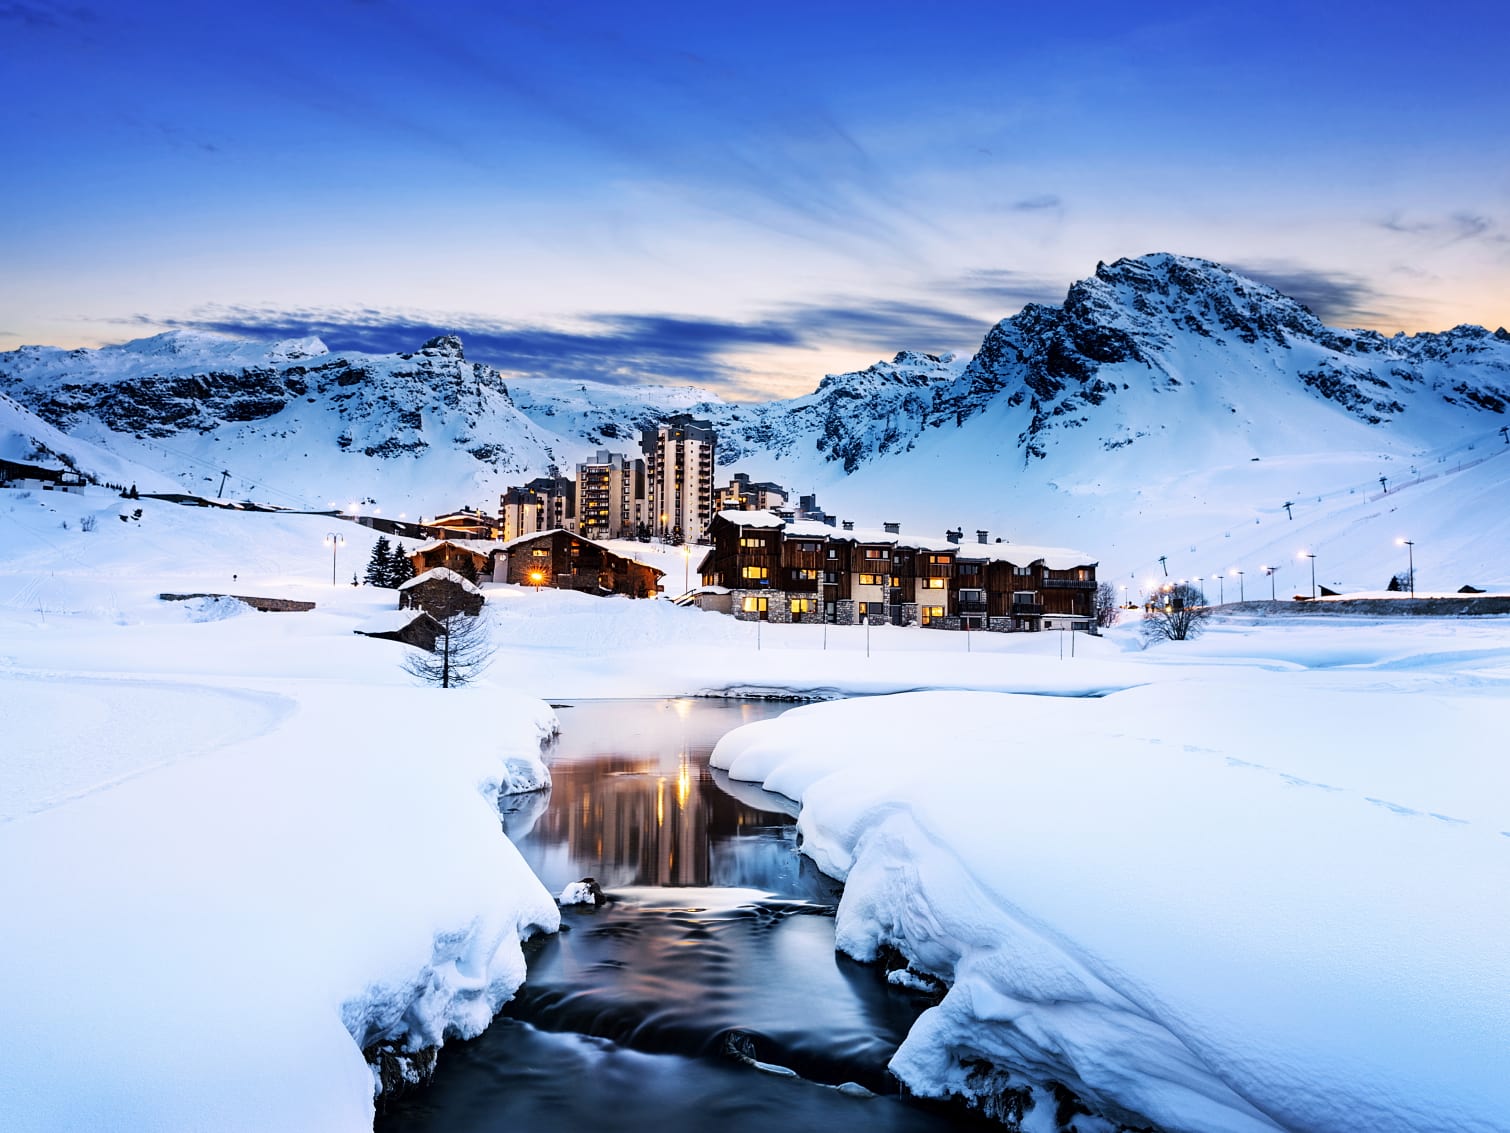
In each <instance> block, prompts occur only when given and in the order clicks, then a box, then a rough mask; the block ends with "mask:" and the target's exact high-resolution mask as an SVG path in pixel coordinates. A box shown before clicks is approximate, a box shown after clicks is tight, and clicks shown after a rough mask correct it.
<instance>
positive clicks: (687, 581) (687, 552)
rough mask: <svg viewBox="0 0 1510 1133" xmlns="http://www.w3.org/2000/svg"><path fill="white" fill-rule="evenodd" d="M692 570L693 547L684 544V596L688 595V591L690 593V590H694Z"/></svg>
mask: <svg viewBox="0 0 1510 1133" xmlns="http://www.w3.org/2000/svg"><path fill="white" fill-rule="evenodd" d="M691 570H692V547H691V545H690V544H687V543H683V544H682V593H683V594H685V593H687V591H689V590H691V589H692V581H691V573H690V572H691Z"/></svg>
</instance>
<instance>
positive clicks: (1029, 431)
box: [715, 254, 1510, 472]
mask: <svg viewBox="0 0 1510 1133" xmlns="http://www.w3.org/2000/svg"><path fill="white" fill-rule="evenodd" d="M1507 346H1510V333H1507V332H1505V331H1504V330H1503V329H1501V330H1498V331H1495V332H1493V333H1491V332H1489V331H1487V330H1485V329H1483V328H1482V327H1473V326H1460V327H1456V328H1454V329H1453V330H1450V331H1446V332H1443V333H1435V334H1434V333H1426V334H1418V335H1414V336H1406V335H1395V336H1394V337H1386V336H1385V335H1382V334H1379V333H1378V332H1377V331H1368V330H1363V331H1341V330H1334V329H1332V328H1330V327H1327V326H1326V325H1325V324H1323V323H1322V322H1321V320H1320V319H1318V318H1317V317H1316V316H1315V315H1314V314H1312V313H1311V312H1310V311H1309V310H1308V309H1307V308H1306V307H1304V306H1302V305H1301V304H1300V303H1298V302H1296V301H1295V300H1293V299H1290V298H1288V297H1287V296H1285V295H1282V294H1280V293H1279V292H1278V291H1275V290H1274V289H1273V288H1271V287H1268V286H1266V285H1264V284H1261V283H1258V282H1255V281H1254V280H1251V279H1247V278H1245V277H1244V276H1241V275H1239V274H1237V273H1235V272H1232V271H1229V270H1228V269H1226V268H1224V267H1222V266H1220V265H1219V264H1215V263H1211V262H1209V261H1206V260H1199V259H1193V258H1190V257H1183V256H1172V255H1166V254H1155V255H1148V256H1141V257H1138V258H1137V259H1125V260H1118V261H1117V262H1115V263H1113V264H1098V265H1097V266H1096V272H1095V274H1094V275H1093V276H1091V277H1090V278H1088V279H1084V280H1081V281H1080V282H1078V283H1076V284H1074V285H1073V286H1071V287H1070V289H1069V292H1068V294H1067V295H1066V296H1065V301H1064V303H1063V304H1062V305H1060V306H1057V307H1053V306H1046V305H1043V304H1036V303H1034V304H1029V305H1028V306H1026V307H1024V308H1023V309H1022V310H1021V311H1019V312H1018V313H1017V314H1016V315H1013V316H1012V317H1011V318H1008V319H1003V320H1002V321H1001V322H999V323H997V324H996V325H995V326H994V327H992V328H991V330H990V331H989V332H988V333H987V334H986V336H985V340H984V341H983V342H982V343H981V346H980V349H979V350H978V351H977V352H976V354H975V356H974V357H973V358H971V359H969V361H968V363H967V364H965V365H963V366H960V365H958V364H955V363H954V362H953V360H952V359H940V358H934V357H932V356H930V355H920V354H912V353H907V352H904V353H902V354H898V355H897V356H896V358H895V359H894V360H893V361H892V362H890V363H884V362H880V363H877V364H876V365H874V366H871V367H870V368H869V369H866V370H862V371H858V372H856V373H851V374H837V375H830V376H829V377H827V378H825V379H824V380H823V382H822V383H821V384H820V385H819V387H818V389H817V390H816V391H815V392H814V393H812V394H810V395H808V396H807V397H803V398H796V399H793V400H791V401H786V402H777V403H774V404H772V405H769V406H759V407H755V408H753V409H745V410H736V411H734V412H732V413H730V414H728V415H727V418H726V420H725V421H724V422H722V424H723V425H724V428H725V429H726V431H727V432H728V434H729V435H730V436H735V437H737V438H738V442H737V443H729V444H725V443H724V440H723V434H721V436H720V443H721V444H723V446H724V452H725V453H726V454H727V455H732V456H737V455H739V454H740V453H741V451H742V450H741V448H740V445H743V446H746V447H748V448H750V449H755V448H760V449H766V450H769V451H774V452H777V453H783V452H792V451H797V450H800V449H803V448H806V447H808V446H812V447H815V448H816V449H817V450H818V451H819V452H821V453H823V454H825V456H826V457H827V459H829V460H832V461H838V462H841V463H842V464H843V466H844V469H845V471H847V472H853V471H854V470H855V469H856V468H858V467H859V466H860V465H862V464H863V463H865V462H867V461H870V460H874V459H875V458H876V457H878V456H881V455H883V454H886V453H888V452H895V451H900V450H905V449H907V448H910V447H911V445H912V443H913V442H914V441H915V440H916V439H917V437H918V436H919V435H921V434H922V433H923V431H924V430H926V429H930V428H945V427H948V426H951V425H952V426H956V427H958V426H962V425H964V424H965V423H966V422H967V421H969V420H970V419H972V418H974V417H976V416H977V415H980V414H983V413H986V412H988V411H1001V410H1009V411H1013V412H1011V413H1010V414H1006V415H1005V416H1004V419H1006V418H1007V417H1010V419H1011V420H1012V421H1013V422H1014V429H1015V430H1016V437H1015V440H1016V446H1017V448H1018V450H1019V451H1020V453H1021V454H1022V456H1023V458H1024V459H1025V460H1032V459H1033V458H1037V457H1043V456H1045V455H1046V453H1047V449H1048V446H1049V445H1050V444H1051V442H1052V438H1053V436H1054V434H1055V432H1056V431H1058V430H1064V429H1074V428H1082V427H1089V428H1093V429H1096V428H1099V429H1100V430H1101V432H1102V433H1103V434H1104V438H1103V439H1104V445H1103V447H1105V448H1106V449H1108V450H1110V449H1113V448H1116V447H1120V446H1122V445H1125V444H1130V443H1132V441H1133V439H1135V438H1136V437H1138V436H1143V435H1148V433H1147V432H1146V430H1145V428H1144V427H1140V426H1139V424H1138V423H1137V422H1135V421H1134V422H1129V421H1124V420H1121V419H1120V416H1119V413H1118V411H1117V409H1116V403H1117V401H1118V399H1119V398H1125V396H1126V395H1127V394H1129V393H1130V392H1132V393H1134V394H1136V393H1147V392H1152V393H1156V394H1170V395H1177V394H1178V393H1179V392H1180V391H1181V390H1183V389H1184V388H1186V387H1188V386H1192V385H1197V384H1199V385H1204V386H1205V387H1207V389H1208V390H1212V389H1220V388H1221V387H1222V386H1223V384H1224V383H1225V384H1226V385H1227V386H1229V387H1231V388H1230V389H1221V392H1220V393H1218V394H1216V395H1214V396H1213V397H1212V398H1211V399H1208V400H1215V401H1218V402H1223V403H1226V404H1227V405H1228V407H1229V408H1232V411H1233V412H1236V409H1235V408H1233V403H1235V402H1236V401H1238V400H1241V396H1240V393H1241V391H1242V390H1245V389H1246V390H1247V391H1248V392H1249V393H1250V394H1251V393H1255V392H1257V391H1256V389H1255V387H1256V386H1257V384H1258V383H1264V384H1268V383H1272V388H1273V389H1275V390H1280V389H1283V388H1284V387H1286V386H1288V387H1289V388H1291V389H1294V388H1296V387H1300V388H1303V389H1305V390H1308V391H1310V393H1311V395H1313V396H1314V397H1316V398H1320V399H1324V400H1326V401H1329V402H1332V403H1334V404H1335V405H1336V406H1338V407H1339V408H1341V409H1342V410H1344V411H1345V412H1346V413H1348V414H1350V415H1352V416H1354V417H1356V418H1358V419H1359V420H1361V421H1364V422H1366V423H1368V424H1370V425H1382V424H1386V423H1388V422H1390V421H1391V420H1394V419H1398V418H1401V417H1405V416H1408V415H1412V414H1414V415H1417V416H1423V415H1430V414H1435V413H1440V412H1443V411H1444V407H1446V411H1447V412H1452V411H1454V410H1462V411H1464V412H1468V413H1482V414H1491V415H1501V414H1507V413H1510V349H1507ZM1166 404H1168V405H1169V407H1170V408H1173V402H1166ZM1206 408H1207V409H1209V406H1207V407H1206ZM715 416H716V415H715ZM1145 425H1146V423H1145Z"/></svg>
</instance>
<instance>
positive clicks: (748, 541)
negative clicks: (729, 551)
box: [739, 535, 765, 549]
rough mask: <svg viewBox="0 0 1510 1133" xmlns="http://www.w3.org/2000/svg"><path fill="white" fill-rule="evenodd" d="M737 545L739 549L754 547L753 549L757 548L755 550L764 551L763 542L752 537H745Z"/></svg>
mask: <svg viewBox="0 0 1510 1133" xmlns="http://www.w3.org/2000/svg"><path fill="white" fill-rule="evenodd" d="M739 545H740V546H741V547H754V548H757V549H764V547H765V540H764V539H760V538H757V537H756V536H754V535H746V536H745V537H744V538H743V539H741V540H740V541H739Z"/></svg>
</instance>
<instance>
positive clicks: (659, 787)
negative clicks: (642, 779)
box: [655, 775, 666, 826]
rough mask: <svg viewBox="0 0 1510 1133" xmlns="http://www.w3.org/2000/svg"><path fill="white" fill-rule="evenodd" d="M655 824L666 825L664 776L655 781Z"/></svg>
mask: <svg viewBox="0 0 1510 1133" xmlns="http://www.w3.org/2000/svg"><path fill="white" fill-rule="evenodd" d="M655 824H656V825H657V826H665V825H666V777H665V776H664V775H663V776H661V777H660V778H659V779H657V780H656V781H655Z"/></svg>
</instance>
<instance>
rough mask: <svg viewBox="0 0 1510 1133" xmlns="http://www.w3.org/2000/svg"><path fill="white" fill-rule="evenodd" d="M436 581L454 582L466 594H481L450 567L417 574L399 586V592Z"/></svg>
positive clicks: (435, 568) (434, 568)
mask: <svg viewBox="0 0 1510 1133" xmlns="http://www.w3.org/2000/svg"><path fill="white" fill-rule="evenodd" d="M437 580H440V581H445V582H454V583H456V584H457V585H459V586H460V587H461V588H462V589H463V590H465V591H466V592H467V593H468V594H481V593H482V591H481V590H479V589H477V587H475V586H473V585H472V584H471V583H470V582H468V581H467V580H466V579H465V578H463V577H462V576H461V575H459V574H457V573H456V572H455V571H454V570H452V569H451V568H450V567H432V568H431V569H430V570H427V571H425V573H424V574H417V575H415V576H414V577H413V578H411V579H410V580H409V581H408V582H406V583H404V584H403V585H402V586H400V587H399V589H400V590H408V589H409V587H411V586H418V585H419V584H420V583H421V582H435V581H437Z"/></svg>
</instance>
